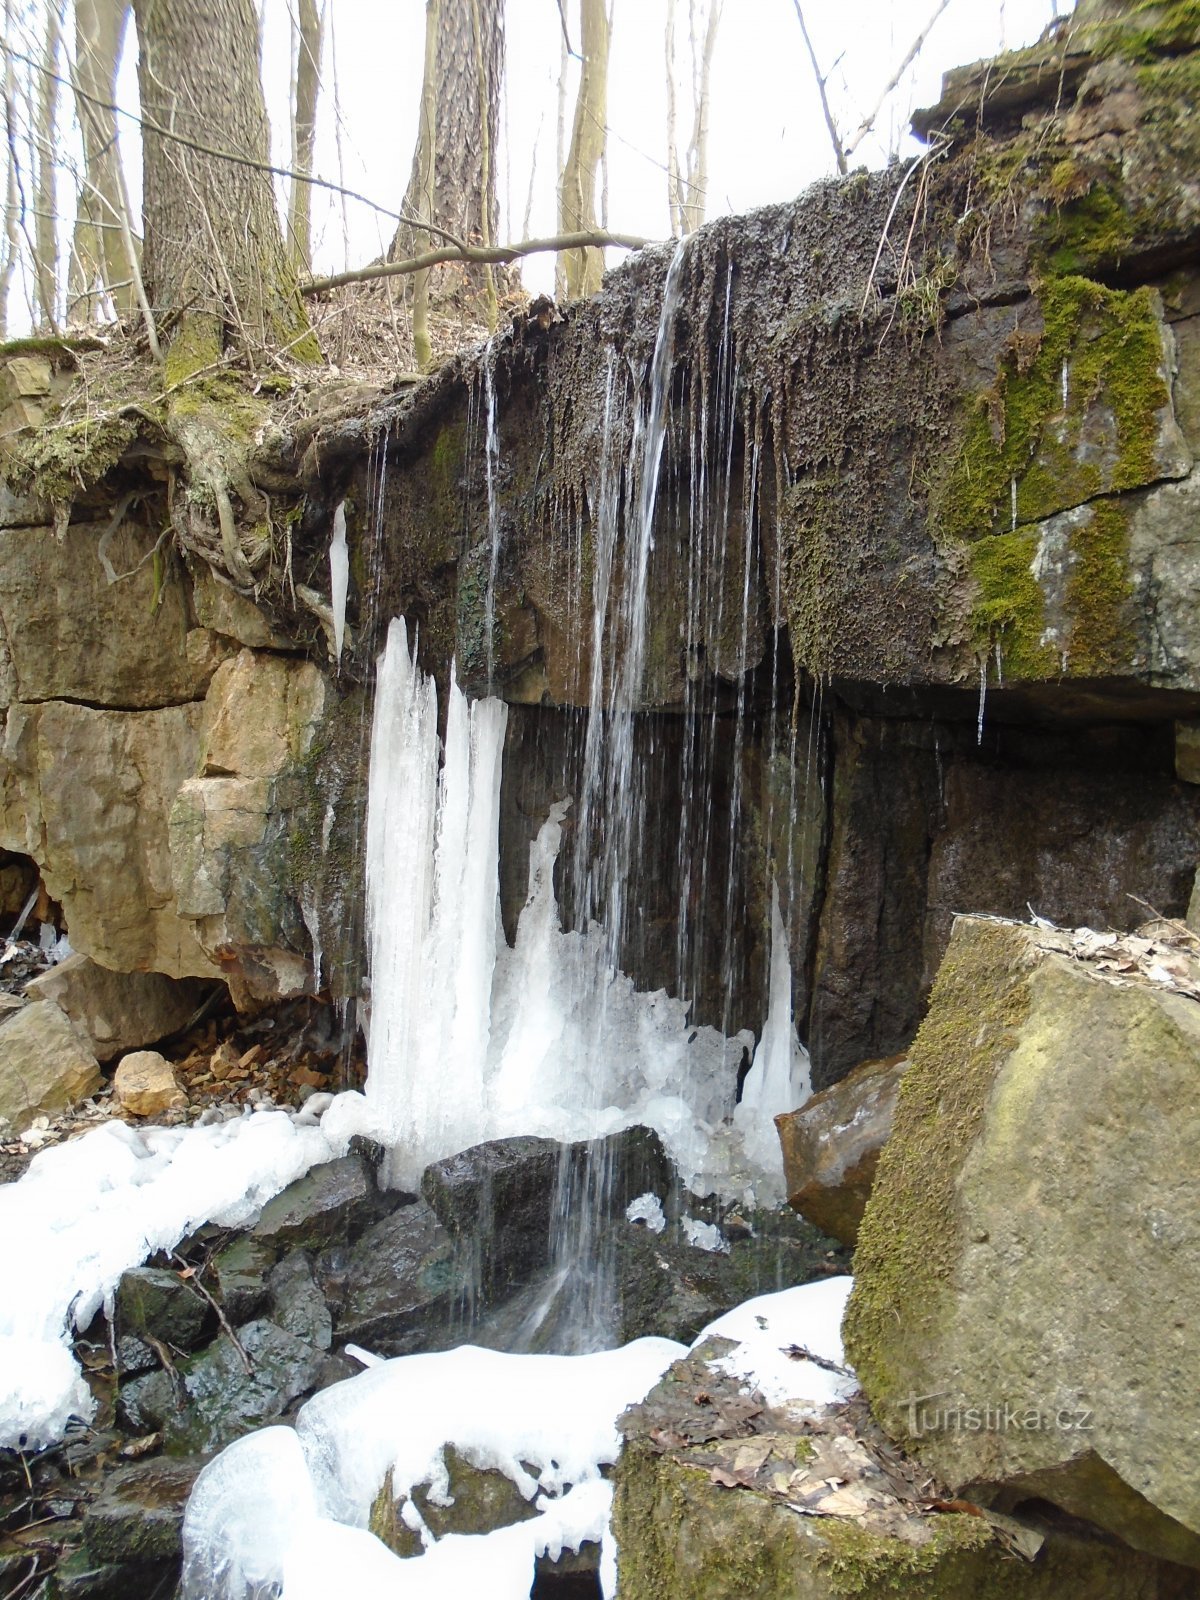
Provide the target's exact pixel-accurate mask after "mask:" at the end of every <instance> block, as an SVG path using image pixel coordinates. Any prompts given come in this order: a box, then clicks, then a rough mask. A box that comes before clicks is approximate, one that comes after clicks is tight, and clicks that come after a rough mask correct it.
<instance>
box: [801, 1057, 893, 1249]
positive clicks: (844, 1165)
mask: <svg viewBox="0 0 1200 1600" xmlns="http://www.w3.org/2000/svg"><path fill="white" fill-rule="evenodd" d="M907 1066H908V1061H907V1059H906V1058H905V1057H904V1056H893V1057H891V1058H890V1059H888V1060H884V1061H864V1062H863V1064H862V1066H861V1067H858V1068H856V1069H855V1070H854V1071H853V1072H851V1073H850V1074H849V1075H848V1076H847V1077H845V1078H843V1079H842V1080H841V1081H840V1082H839V1083H835V1084H833V1085H832V1086H831V1087H830V1088H828V1089H822V1090H821V1091H820V1092H819V1093H817V1094H814V1095H813V1096H812V1098H811V1099H810V1100H807V1101H806V1102H805V1103H804V1105H802V1106H801V1107H800V1109H799V1110H798V1111H788V1112H785V1113H784V1114H783V1115H782V1116H779V1117H776V1118H775V1125H776V1127H777V1128H778V1129H779V1142H780V1144H781V1146H782V1147H783V1174H784V1181H785V1183H786V1184H787V1195H788V1204H789V1205H791V1206H794V1207H795V1209H796V1210H797V1211H798V1212H799V1213H800V1214H801V1216H804V1217H807V1218H808V1220H809V1221H810V1222H812V1223H815V1224H816V1226H817V1227H818V1228H821V1229H823V1231H824V1232H825V1233H828V1234H830V1235H831V1236H832V1237H833V1238H835V1239H837V1240H839V1242H840V1243H842V1244H849V1245H852V1244H854V1243H855V1241H856V1240H857V1239H858V1225H859V1223H860V1222H861V1221H862V1214H863V1211H864V1210H865V1209H866V1204H867V1200H868V1198H869V1196H870V1193H871V1186H872V1184H873V1183H874V1181H875V1169H876V1167H878V1165H879V1152H880V1151H881V1150H882V1149H883V1147H884V1145H885V1144H886V1143H887V1139H888V1135H889V1134H890V1133H891V1131H892V1117H893V1115H894V1113H895V1110H896V1096H897V1094H898V1093H899V1092H900V1080H901V1078H902V1077H903V1075H904V1071H905V1068H906V1067H907Z"/></svg>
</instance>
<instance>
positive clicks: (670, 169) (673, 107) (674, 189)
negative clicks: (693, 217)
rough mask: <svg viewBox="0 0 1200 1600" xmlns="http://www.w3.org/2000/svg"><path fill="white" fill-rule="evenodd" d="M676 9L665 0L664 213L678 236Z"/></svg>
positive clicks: (680, 191) (680, 223)
mask: <svg viewBox="0 0 1200 1600" xmlns="http://www.w3.org/2000/svg"><path fill="white" fill-rule="evenodd" d="M675 8H676V0H667V31H666V40H665V44H666V57H667V212H668V214H669V216H670V219H671V234H672V236H673V237H674V238H676V239H677V238H678V237H679V235H680V234H681V233H682V232H683V179H682V177H681V175H680V171H679V110H678V106H677V104H676V102H677V98H678V95H677V90H676V85H675Z"/></svg>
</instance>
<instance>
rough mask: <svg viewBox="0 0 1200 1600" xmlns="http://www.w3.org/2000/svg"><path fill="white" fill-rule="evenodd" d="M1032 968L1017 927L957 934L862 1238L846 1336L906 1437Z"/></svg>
mask: <svg viewBox="0 0 1200 1600" xmlns="http://www.w3.org/2000/svg"><path fill="white" fill-rule="evenodd" d="M1029 963H1030V946H1029V943H1028V940H1027V939H1026V937H1025V935H1024V933H1023V932H1022V931H1021V930H1020V929H1018V928H1014V927H1011V926H1008V925H1006V924H1003V923H988V922H974V921H964V920H961V919H960V920H959V921H958V922H957V923H956V924H955V928H954V932H953V935H952V937H951V940H950V945H949V947H948V949H947V951H946V955H945V958H944V959H943V961H942V965H941V968H940V969H939V971H938V975H937V981H936V982H935V984H934V986H933V994H932V997H931V999H930V1003H929V1013H928V1015H927V1016H926V1018H925V1021H924V1022H923V1023H922V1024H921V1028H920V1030H919V1032H918V1033H917V1037H916V1039H915V1040H914V1041H913V1046H912V1050H911V1051H910V1053H909V1068H908V1071H907V1072H906V1073H905V1075H904V1079H903V1082H902V1084H901V1087H900V1096H899V1101H898V1104H897V1107H896V1117H895V1123H894V1125H893V1130H892V1136H891V1138H890V1139H889V1140H888V1143H887V1144H886V1145H885V1146H884V1150H883V1154H882V1156H881V1157H880V1161H879V1171H878V1175H877V1177H876V1180H875V1188H874V1191H873V1193H872V1196H871V1199H870V1200H869V1202H868V1204H867V1209H866V1213H865V1215H864V1217H863V1220H862V1225H861V1227H860V1229H859V1235H858V1247H857V1249H856V1251H855V1257H854V1268H855V1279H854V1289H853V1292H852V1294H851V1296H850V1303H849V1305H848V1307H847V1309H846V1316H845V1320H844V1322H843V1324H842V1335H843V1339H844V1341H845V1346H846V1355H847V1358H848V1360H849V1361H850V1363H851V1365H852V1366H853V1367H854V1369H855V1371H856V1372H857V1373H858V1376H859V1379H860V1381H861V1383H862V1386H863V1389H864V1391H865V1392H866V1394H867V1397H868V1399H869V1400H870V1402H871V1405H872V1408H873V1409H874V1411H875V1413H876V1415H877V1416H878V1417H879V1418H880V1420H881V1421H883V1422H884V1423H885V1425H889V1426H892V1427H895V1428H896V1429H897V1431H899V1425H900V1419H899V1414H898V1412H897V1409H896V1408H897V1407H899V1405H900V1404H901V1403H902V1401H903V1399H904V1397H905V1396H906V1395H907V1394H908V1393H909V1392H910V1390H909V1382H908V1378H907V1368H906V1362H905V1350H906V1348H907V1347H909V1346H913V1347H921V1346H926V1345H931V1344H934V1343H935V1342H936V1341H937V1339H938V1337H939V1335H940V1332H941V1322H942V1317H943V1314H944V1307H945V1302H946V1298H947V1296H948V1295H949V1293H950V1283H949V1278H950V1274H951V1271H952V1268H953V1262H954V1260H955V1259H956V1257H957V1255H958V1253H959V1244H958V1240H957V1229H958V1214H957V1206H956V1199H955V1193H956V1181H957V1178H958V1173H959V1171H960V1169H961V1166H962V1162H963V1159H964V1157H965V1154H966V1152H967V1150H968V1149H969V1148H970V1145H971V1143H972V1141H973V1139H974V1137H975V1133H976V1130H977V1129H978V1127H979V1124H980V1122H981V1120H982V1117H983V1110H984V1105H985V1103H986V1101H987V1098H988V1095H989V1093H990V1091H991V1087H992V1082H993V1079H994V1078H995V1075H996V1073H997V1072H998V1071H999V1069H1000V1067H1001V1066H1002V1065H1003V1063H1004V1062H1005V1061H1006V1060H1007V1059H1008V1056H1009V1054H1010V1053H1011V1051H1012V1049H1013V1046H1014V1043H1015V1039H1016V1034H1017V1031H1018V1030H1019V1029H1020V1027H1021V1026H1022V1024H1023V1023H1024V1022H1025V1019H1026V1018H1027V1016H1028V1015H1029V1006H1030V997H1029V988H1028V980H1027V972H1028V968H1029Z"/></svg>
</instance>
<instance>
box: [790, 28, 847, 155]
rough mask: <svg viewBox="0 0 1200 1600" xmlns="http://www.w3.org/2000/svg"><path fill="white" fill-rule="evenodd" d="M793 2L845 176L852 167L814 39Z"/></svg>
mask: <svg viewBox="0 0 1200 1600" xmlns="http://www.w3.org/2000/svg"><path fill="white" fill-rule="evenodd" d="M793 4H794V5H795V7H796V15H797V17H798V18H799V19H800V32H801V33H802V34H803V35H804V43H805V47H806V48H807V50H808V59H809V60H810V61H811V62H812V69H813V77H814V78H815V79H816V80H817V93H818V94H819V95H820V97H821V110H822V111H823V112H824V114H825V126H826V127H827V128H828V129H829V141H830V143H831V144H832V145H833V159H834V160H835V161H836V162H837V169H838V171H839V172H840V173H841V175H842V176H843V178H844V177H845V176H846V173H847V172H848V171H849V170H850V169H849V167H848V166H847V165H846V152H845V151H844V150H843V149H842V141H841V139H840V138H839V136H838V131H837V123H836V122H835V121H834V120H833V112H832V111H831V110H830V109H829V96H828V95H827V94H826V93H825V79H824V78H823V77H822V76H821V66H820V63H819V62H818V60H817V52H816V51H815V50H814V49H813V43H812V40H811V39H810V38H809V36H808V28H807V26H806V25H805V21H804V12H803V11H802V10H801V7H800V0H793Z"/></svg>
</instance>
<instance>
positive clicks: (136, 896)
mask: <svg viewBox="0 0 1200 1600" xmlns="http://www.w3.org/2000/svg"><path fill="white" fill-rule="evenodd" d="M201 715H202V707H201V706H200V705H198V704H191V705H181V706H166V707H163V708H162V709H161V710H151V711H141V712H133V711H97V710H94V709H93V708H92V707H90V706H82V705H71V704H67V703H66V702H63V701H59V700H52V701H48V702H47V703H46V704H44V705H33V706H30V705H10V706H9V707H8V711H7V713H6V715H5V719H4V731H3V738H2V741H0V845H3V847H4V848H6V849H9V850H13V851H17V852H19V853H21V854H23V855H29V856H32V857H33V858H34V860H35V861H37V862H38V863H39V865H40V866H41V869H42V876H43V878H44V880H45V883H46V887H47V889H48V890H49V892H50V894H51V895H52V897H53V898H54V899H55V900H57V901H59V902H60V903H61V905H62V907H63V910H64V912H65V914H66V919H67V927H68V929H69V931H70V936H71V943H72V945H73V947H74V948H75V949H76V950H79V951H82V952H83V953H84V954H85V955H89V956H91V957H92V958H93V960H95V961H97V962H99V963H100V964H101V965H102V966H106V967H111V968H113V969H114V970H116V971H125V972H128V971H150V972H162V973H166V974H167V975H168V976H170V977H175V978H186V977H212V976H214V975H215V973H216V970H217V969H216V968H215V966H214V965H213V963H212V961H211V960H210V959H209V958H208V956H206V955H205V953H204V951H203V950H202V949H201V947H200V945H199V943H198V942H197V940H196V937H195V934H194V933H193V931H192V927H191V925H190V924H189V923H188V922H186V921H185V920H184V919H183V917H182V916H181V915H180V913H179V910H178V909H177V907H176V904H175V899H174V894H173V890H172V882H171V860H170V855H169V852H168V846H167V815H168V812H169V810H170V807H171V804H172V802H173V801H174V799H175V796H176V795H177V794H178V793H179V790H180V787H181V786H182V784H183V782H184V780H185V778H187V777H190V776H191V774H192V773H193V772H194V771H195V769H196V762H197V759H198V755H199V748H200V724H201Z"/></svg>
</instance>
